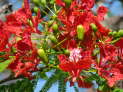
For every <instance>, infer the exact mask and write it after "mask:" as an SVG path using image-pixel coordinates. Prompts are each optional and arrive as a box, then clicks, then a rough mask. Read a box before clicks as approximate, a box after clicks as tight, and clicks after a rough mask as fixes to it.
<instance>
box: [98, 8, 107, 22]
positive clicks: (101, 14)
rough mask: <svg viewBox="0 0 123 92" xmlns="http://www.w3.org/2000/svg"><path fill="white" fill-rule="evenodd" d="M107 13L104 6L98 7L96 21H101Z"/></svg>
mask: <svg viewBox="0 0 123 92" xmlns="http://www.w3.org/2000/svg"><path fill="white" fill-rule="evenodd" d="M107 12H108V9H107V8H106V7H105V6H100V7H99V8H98V10H97V17H98V20H103V19H104V16H105V15H106V13H107Z"/></svg>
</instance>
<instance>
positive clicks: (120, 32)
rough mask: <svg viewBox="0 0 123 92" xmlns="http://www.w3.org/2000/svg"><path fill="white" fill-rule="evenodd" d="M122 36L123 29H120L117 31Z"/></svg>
mask: <svg viewBox="0 0 123 92" xmlns="http://www.w3.org/2000/svg"><path fill="white" fill-rule="evenodd" d="M117 34H118V35H119V36H120V37H122V36H123V29H121V30H119V31H118V33H117Z"/></svg>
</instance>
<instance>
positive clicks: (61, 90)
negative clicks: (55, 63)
mask: <svg viewBox="0 0 123 92" xmlns="http://www.w3.org/2000/svg"><path fill="white" fill-rule="evenodd" d="M65 78H66V75H65V74H63V73H61V76H60V77H59V80H58V92H66V82H65Z"/></svg>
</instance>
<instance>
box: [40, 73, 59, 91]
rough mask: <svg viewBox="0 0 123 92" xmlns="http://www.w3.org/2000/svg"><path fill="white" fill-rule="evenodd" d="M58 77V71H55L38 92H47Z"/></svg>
mask: <svg viewBox="0 0 123 92" xmlns="http://www.w3.org/2000/svg"><path fill="white" fill-rule="evenodd" d="M59 75H60V72H59V71H56V72H55V73H54V74H53V75H51V77H50V78H49V79H48V80H47V81H46V83H45V84H44V86H43V87H42V89H41V91H40V92H47V91H48V90H49V89H50V88H51V87H52V85H53V84H54V83H55V82H56V81H57V80H58V78H59Z"/></svg>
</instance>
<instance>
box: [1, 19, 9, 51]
mask: <svg viewBox="0 0 123 92" xmlns="http://www.w3.org/2000/svg"><path fill="white" fill-rule="evenodd" d="M3 25H4V23H3V22H2V21H1V20H0V51H4V50H5V49H6V45H7V44H8V37H9V33H8V32H6V31H4V30H3Z"/></svg>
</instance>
